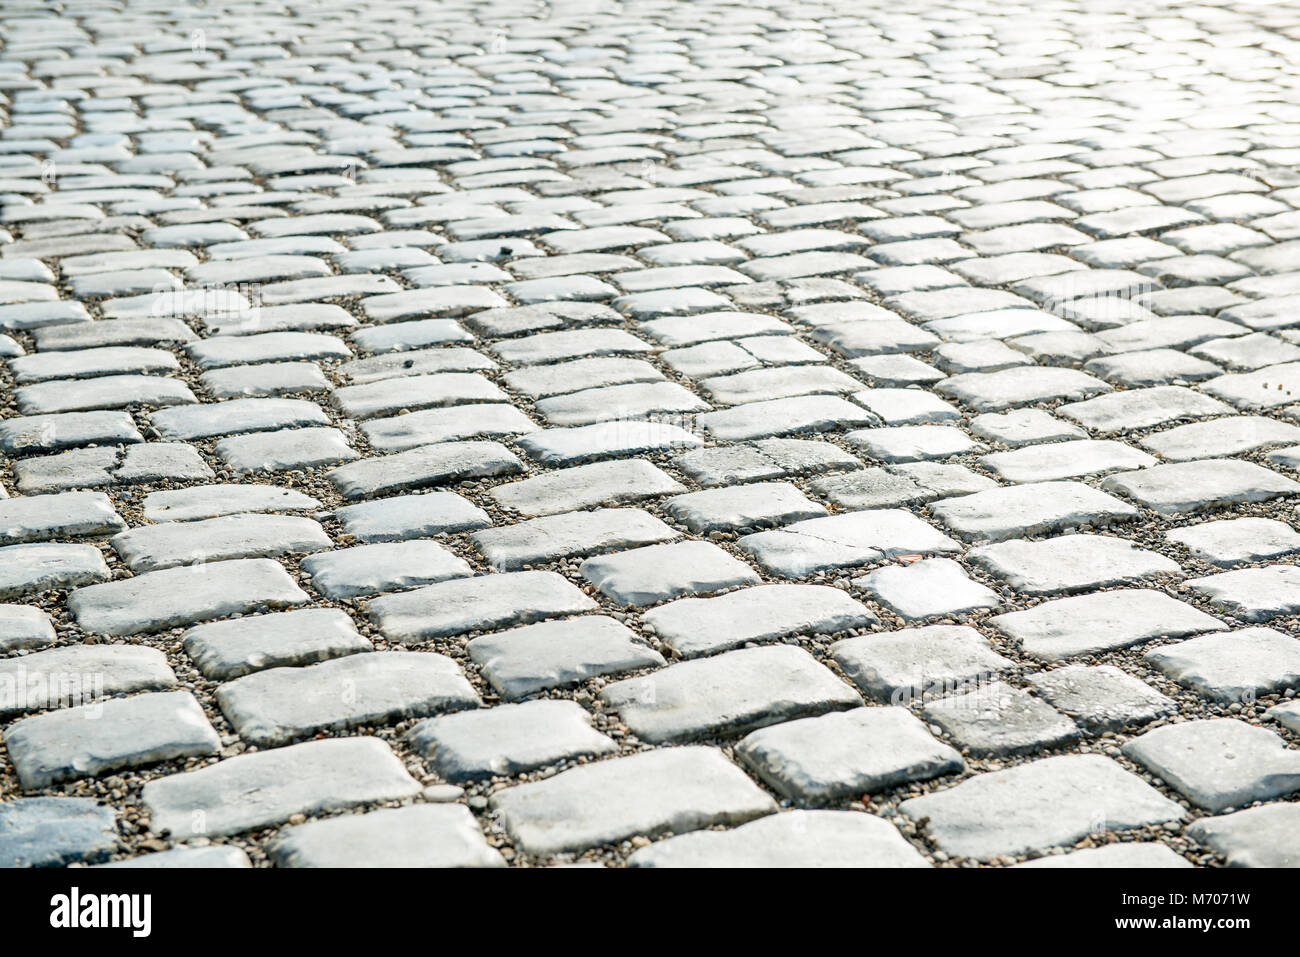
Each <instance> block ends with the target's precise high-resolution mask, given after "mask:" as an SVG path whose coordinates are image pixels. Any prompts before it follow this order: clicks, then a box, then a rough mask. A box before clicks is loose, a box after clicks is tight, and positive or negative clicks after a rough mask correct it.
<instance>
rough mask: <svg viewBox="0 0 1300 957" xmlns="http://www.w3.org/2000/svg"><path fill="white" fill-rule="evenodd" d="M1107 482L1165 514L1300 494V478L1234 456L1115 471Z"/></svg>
mask: <svg viewBox="0 0 1300 957" xmlns="http://www.w3.org/2000/svg"><path fill="white" fill-rule="evenodd" d="M1102 487H1103V488H1105V489H1107V490H1108V491H1116V492H1121V493H1123V494H1125V495H1127V496H1129V497H1130V498H1132V499H1134V500H1135V501H1137V502H1139V503H1140V504H1142V505H1145V506H1146V507H1147V508H1150V509H1153V510H1155V511H1156V512H1158V513H1159V514H1161V515H1185V514H1189V513H1192V512H1201V511H1206V510H1209V509H1213V508H1222V507H1224V506H1227V505H1244V504H1250V503H1253V502H1266V501H1269V500H1270V499H1274V498H1279V497H1281V496H1285V495H1296V494H1300V483H1296V482H1293V481H1292V480H1291V479H1289V478H1285V477H1283V476H1281V475H1279V474H1278V473H1276V472H1273V471H1270V470H1269V469H1266V468H1263V467H1262V466H1259V465H1256V464H1254V463H1253V462H1240V461H1237V460H1235V459H1210V460H1206V461H1202V462H1178V463H1174V464H1171V465H1156V466H1153V467H1152V468H1146V469H1139V470H1138V471H1135V472H1125V473H1121V474H1119V475H1112V476H1111V477H1110V478H1108V479H1106V480H1105V481H1104V482H1103V483H1102Z"/></svg>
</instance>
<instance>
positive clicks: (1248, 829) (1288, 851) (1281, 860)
mask: <svg viewBox="0 0 1300 957" xmlns="http://www.w3.org/2000/svg"><path fill="white" fill-rule="evenodd" d="M1186 834H1187V836H1188V837H1190V838H1191V839H1192V840H1194V841H1196V842H1197V843H1198V844H1203V845H1205V846H1206V847H1208V848H1210V849H1211V850H1212V851H1216V852H1217V853H1219V854H1222V855H1223V857H1224V858H1225V859H1226V860H1227V862H1228V866H1229V867H1300V804H1267V805H1265V806H1263V807H1253V808H1249V809H1248V810H1245V811H1236V812H1234V813H1232V814H1224V815H1221V816H1219V817H1203V818H1201V819H1200V820H1197V821H1193V822H1192V823H1191V825H1189V826H1188V828H1187V831H1186Z"/></svg>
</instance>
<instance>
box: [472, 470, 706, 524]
mask: <svg viewBox="0 0 1300 957" xmlns="http://www.w3.org/2000/svg"><path fill="white" fill-rule="evenodd" d="M685 491H686V486H684V485H682V484H681V483H680V482H678V481H677V480H675V479H674V478H673V477H672V476H671V475H669V474H668V473H667V472H665V471H664V470H663V469H660V468H658V467H656V466H654V465H651V464H650V463H649V462H647V461H645V460H644V459H626V460H624V461H621V462H595V463H593V464H591V465H578V466H574V467H573V468H567V469H559V470H557V471H554V472H548V473H546V474H545V475H538V476H534V477H533V478H526V479H523V480H521V481H518V482H511V483H509V484H506V485H498V486H497V487H496V488H494V489H492V491H491V492H489V493H488V494H489V495H491V497H492V498H493V499H494V500H495V501H496V502H497V504H499V505H502V506H504V507H506V508H513V509H515V510H516V511H518V512H520V513H521V514H523V515H556V514H558V513H560V512H572V511H576V510H578V509H581V508H590V507H591V506H593V505H615V504H621V503H624V502H636V501H640V500H642V499H647V498H655V497H657V496H660V495H672V494H675V493H678V492H685Z"/></svg>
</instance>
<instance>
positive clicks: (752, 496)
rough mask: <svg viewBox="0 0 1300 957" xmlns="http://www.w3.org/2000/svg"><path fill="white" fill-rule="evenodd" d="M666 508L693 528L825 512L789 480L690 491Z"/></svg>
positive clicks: (743, 525) (765, 523)
mask: <svg viewBox="0 0 1300 957" xmlns="http://www.w3.org/2000/svg"><path fill="white" fill-rule="evenodd" d="M664 509H665V510H666V511H667V512H668V514H669V515H671V516H672V517H673V518H675V519H677V520H678V521H680V522H682V523H683V524H685V525H686V527H687V528H689V529H690V530H691V531H693V532H697V533H700V534H704V533H707V532H712V531H715V530H737V529H751V528H765V527H769V526H772V525H785V524H788V523H790V522H797V521H800V520H801V519H807V518H818V517H820V516H823V515H825V514H826V509H825V507H823V506H821V505H818V504H817V503H816V502H813V501H811V500H810V499H808V498H807V497H806V496H805V495H804V494H803V493H802V492H800V491H799V489H798V488H796V487H795V486H794V485H791V484H790V483H789V482H764V483H760V484H755V485H738V486H735V487H732V488H718V489H706V490H704V491H702V492H689V493H687V494H686V495H678V496H675V497H673V498H670V499H668V500H667V501H666V502H664Z"/></svg>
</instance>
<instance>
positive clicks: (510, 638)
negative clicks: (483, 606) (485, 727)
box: [466, 606, 668, 700]
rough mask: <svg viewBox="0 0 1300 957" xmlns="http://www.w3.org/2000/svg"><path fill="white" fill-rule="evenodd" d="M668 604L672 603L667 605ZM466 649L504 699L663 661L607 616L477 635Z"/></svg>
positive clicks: (628, 630) (634, 669)
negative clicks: (478, 636)
mask: <svg viewBox="0 0 1300 957" xmlns="http://www.w3.org/2000/svg"><path fill="white" fill-rule="evenodd" d="M665 607H668V606H665ZM466 651H468V652H469V656H470V658H471V659H473V660H474V662H475V663H477V664H479V665H480V666H481V667H482V669H483V677H485V678H486V679H487V680H488V682H489V683H490V684H491V685H492V687H493V688H495V689H496V690H497V691H498V692H499V693H500V694H501V696H502V697H503V698H507V699H511V700H513V699H516V698H523V697H527V696H528V695H530V694H535V693H536V692H538V691H545V690H547V689H548V688H560V687H565V686H568V685H575V684H579V683H581V682H583V681H585V680H587V679H588V678H595V677H599V676H602V675H616V674H622V673H623V672H627V671H636V670H638V669H641V668H653V667H657V666H659V665H663V664H664V663H665V662H664V658H663V656H662V655H661V654H659V652H657V651H655V650H654V649H653V648H651V647H649V646H648V645H645V644H643V643H642V642H641V641H639V640H638V639H637V636H636V634H635V633H634V632H633V631H631V630H630V629H629V628H627V627H626V626H624V625H622V624H620V623H619V622H617V621H615V620H614V619H613V618H606V617H605V616H603V615H585V616H583V617H581V618H570V619H567V620H565V621H546V622H542V623H540V624H536V625H524V626H523V627H522V628H512V629H510V630H509V631H502V632H498V633H496V634H494V635H483V636H482V637H480V638H474V639H473V640H471V641H470V642H469V644H468V645H466Z"/></svg>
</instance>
